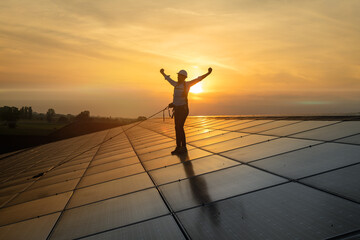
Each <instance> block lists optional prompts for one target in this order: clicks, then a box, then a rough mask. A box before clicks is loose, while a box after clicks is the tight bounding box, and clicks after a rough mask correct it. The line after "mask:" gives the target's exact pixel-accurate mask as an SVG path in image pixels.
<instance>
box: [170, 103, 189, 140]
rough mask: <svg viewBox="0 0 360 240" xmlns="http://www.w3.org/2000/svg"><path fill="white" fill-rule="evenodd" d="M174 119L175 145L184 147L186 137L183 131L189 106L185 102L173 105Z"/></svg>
mask: <svg viewBox="0 0 360 240" xmlns="http://www.w3.org/2000/svg"><path fill="white" fill-rule="evenodd" d="M174 110H175V112H174V119H175V132H176V146H177V147H181V146H183V147H185V146H186V138H185V131H184V124H185V120H186V118H187V116H188V115H189V107H188V105H187V104H185V105H181V106H175V107H174Z"/></svg>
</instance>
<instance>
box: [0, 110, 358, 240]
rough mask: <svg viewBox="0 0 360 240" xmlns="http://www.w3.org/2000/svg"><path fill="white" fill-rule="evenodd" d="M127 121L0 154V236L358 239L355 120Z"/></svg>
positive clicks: (190, 119) (26, 237) (356, 134)
mask: <svg viewBox="0 0 360 240" xmlns="http://www.w3.org/2000/svg"><path fill="white" fill-rule="evenodd" d="M130 127H131V125H129V126H124V127H119V128H114V129H110V130H106V131H102V132H97V133H93V134H88V135H84V136H80V137H76V138H71V139H68V140H63V141H59V142H55V143H51V144H46V145H42V146H39V147H35V148H32V149H31V150H27V151H23V152H20V153H17V154H16V155H13V156H11V155H3V156H0V158H1V157H3V159H2V160H0V169H1V170H0V172H1V175H0V176H1V177H0V206H1V208H0V239H74V238H85V239H328V238H336V237H339V238H344V237H346V236H350V237H351V236H359V232H360V187H359V181H360V174H359V173H360V122H359V121H304V120H270V119H266V120H255V119H242V120H240V119H231V118H230V119H223V118H206V117H191V118H188V120H187V122H186V126H185V131H186V136H187V141H188V150H189V151H188V154H183V155H180V156H172V155H170V152H171V151H172V150H173V149H174V147H175V141H174V138H175V133H174V125H173V121H172V120H171V119H166V121H165V122H163V121H162V119H153V120H148V121H145V122H143V123H142V124H140V125H138V126H136V127H133V128H130ZM124 129H125V130H126V129H129V130H127V131H125V132H124Z"/></svg>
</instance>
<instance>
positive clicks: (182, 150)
mask: <svg viewBox="0 0 360 240" xmlns="http://www.w3.org/2000/svg"><path fill="white" fill-rule="evenodd" d="M187 151H188V150H187V148H186V146H182V147H180V150H179V153H180V154H182V153H187Z"/></svg>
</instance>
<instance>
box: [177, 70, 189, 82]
mask: <svg viewBox="0 0 360 240" xmlns="http://www.w3.org/2000/svg"><path fill="white" fill-rule="evenodd" d="M186 78H187V72H186V71H185V70H180V72H178V82H183V81H185V79H186Z"/></svg>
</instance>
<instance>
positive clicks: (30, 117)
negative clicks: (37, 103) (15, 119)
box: [28, 107, 33, 119]
mask: <svg viewBox="0 0 360 240" xmlns="http://www.w3.org/2000/svg"><path fill="white" fill-rule="evenodd" d="M32 114H33V110H32V107H29V112H28V119H32Z"/></svg>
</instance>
